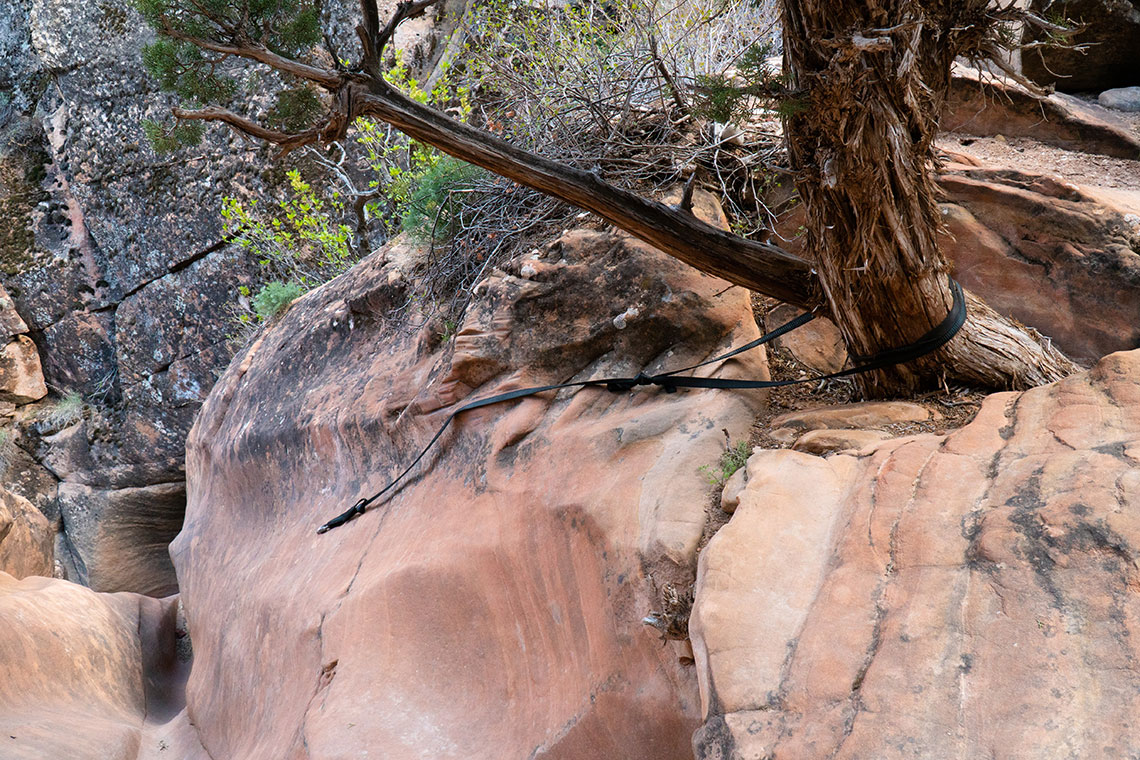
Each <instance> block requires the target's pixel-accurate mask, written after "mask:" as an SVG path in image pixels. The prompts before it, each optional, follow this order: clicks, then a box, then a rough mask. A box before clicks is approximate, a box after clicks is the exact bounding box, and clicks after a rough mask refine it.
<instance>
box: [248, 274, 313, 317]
mask: <svg viewBox="0 0 1140 760" xmlns="http://www.w3.org/2000/svg"><path fill="white" fill-rule="evenodd" d="M303 295H305V288H304V286H303V285H300V284H299V283H296V282H276V281H275V282H267V283H266V284H265V285H264V286H263V287H262V288H261V290H259V291H258V292H257V295H256V296H254V297H253V310H254V311H255V312H256V313H257V316H258V317H259V318H260V319H261V321H263V322H268V321H269V320H271V319H273V318H274V317H276V316H277V315H278V314H281V313H282V312H284V311H285V309H287V308H288V307H289V304H291V303H293V301H295V300H297V299H298V298H300V297H301V296H303Z"/></svg>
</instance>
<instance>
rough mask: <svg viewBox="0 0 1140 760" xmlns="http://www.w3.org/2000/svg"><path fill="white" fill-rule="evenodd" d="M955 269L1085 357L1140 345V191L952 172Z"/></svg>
mask: <svg viewBox="0 0 1140 760" xmlns="http://www.w3.org/2000/svg"><path fill="white" fill-rule="evenodd" d="M941 184H942V187H943V188H944V189H945V190H946V191H947V193H948V194H949V195H950V197H951V199H952V200H953V204H945V205H943V207H942V208H943V214H944V218H945V220H946V223H947V231H948V232H949V233H950V234H949V235H947V236H946V237H944V238H943V240H942V245H943V250H944V251H945V252H946V254H947V256H949V257H950V259H951V260H952V261H953V262H954V274H955V277H957V278H958V280H959V281H960V282H961V283H962V284H963V285H964V286H966V287H967V288H970V289H971V290H974V291H975V292H977V293H979V294H981V295H983V297H984V298H985V299H986V302H987V303H988V304H989V305H990V306H992V307H994V308H995V309H997V310H998V311H999V312H1002V313H1005V314H1009V315H1011V316H1013V317H1014V318H1016V319H1018V320H1020V321H1021V322H1024V323H1025V324H1028V325H1031V326H1033V327H1036V328H1037V329H1038V330H1040V331H1041V332H1042V333H1043V334H1045V335H1047V336H1049V337H1050V338H1052V339H1053V340H1055V341H1056V342H1057V345H1058V346H1060V347H1061V348H1062V349H1063V350H1065V351H1066V352H1068V353H1069V354H1070V355H1072V356H1074V357H1075V358H1077V359H1079V360H1083V361H1093V360H1095V359H1097V358H1098V357H1100V356H1103V355H1104V354H1107V353H1110V352H1112V351H1117V350H1121V349H1129V348H1135V347H1136V346H1137V345H1140V297H1138V296H1137V293H1140V230H1137V228H1136V224H1135V222H1134V221H1130V219H1132V220H1135V219H1136V218H1137V215H1138V214H1140V196H1137V195H1136V194H1131V195H1129V194H1128V193H1123V192H1120V193H1116V194H1112V195H1109V194H1105V193H1096V192H1093V191H1089V190H1085V189H1082V188H1078V187H1075V186H1072V185H1067V184H1065V183H1063V182H1061V181H1059V180H1057V179H1055V178H1051V177H1045V176H1037V175H1028V174H1024V173H1021V172H1018V171H1013V170H995V169H979V168H963V169H961V170H960V171H955V172H953V173H948V174H945V175H944V176H943V177H942V179H941Z"/></svg>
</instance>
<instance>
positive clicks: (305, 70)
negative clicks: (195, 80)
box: [162, 20, 344, 90]
mask: <svg viewBox="0 0 1140 760" xmlns="http://www.w3.org/2000/svg"><path fill="white" fill-rule="evenodd" d="M162 34H164V35H165V36H167V37H170V38H171V39H175V40H183V41H185V42H189V43H191V44H192V45H195V46H197V47H199V48H202V49H203V50H212V51H214V52H215V53H225V54H227V55H232V56H236V57H238V58H245V59H246V60H250V61H257V62H258V63H263V64H265V65H266V66H269V67H270V68H272V69H276V70H277V71H281V72H284V73H286V74H292V75H293V76H295V77H299V78H301V79H304V80H307V81H309V82H314V83H316V84H319V85H320V86H321V87H324V88H325V89H328V90H336V89H337V88H339V87H340V86H341V85H342V84H343V83H344V77H343V76H342V75H341V74H339V73H337V72H336V71H329V70H328V69H322V68H320V67H318V66H310V65H309V64H307V63H301V62H300V61H295V60H293V59H292V58H286V57H285V56H282V55H278V54H277V53H274V52H273V51H272V50H270V49H269V48H267V47H265V46H264V45H261V44H258V43H253V42H251V43H248V44H242V45H223V44H222V43H220V42H214V41H212V40H207V39H202V38H201V37H194V36H192V35H189V34H186V33H184V32H181V31H179V30H178V29H176V28H174V27H173V26H172V25H171V24H170V23H169V22H167V21H165V20H164V23H163V29H162Z"/></svg>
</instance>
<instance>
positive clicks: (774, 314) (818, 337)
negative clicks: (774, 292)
mask: <svg viewBox="0 0 1140 760" xmlns="http://www.w3.org/2000/svg"><path fill="white" fill-rule="evenodd" d="M802 313H803V309H797V308H795V307H792V306H789V305H787V304H781V305H779V306H777V307H776V308H774V309H772V310H771V311H769V312H768V314H767V316H766V317H765V326H766V327H767V329H769V330H775V329H776V328H777V327H779V326H780V325H782V324H785V323H787V322H790V321H791V320H793V319H795V318H796V317H798V316H799V315H800V314H802ZM776 345H777V346H779V347H780V348H783V349H786V350H787V351H789V352H791V354H792V356H794V357H796V360H797V361H799V362H800V363H801V364H805V365H807V366H808V367H811V368H812V369H814V370H816V371H817V372H822V373H824V374H831V373H832V372H838V371H839V370H841V369H843V367H844V366H846V364H847V346H846V344H845V343H844V342H843V334H842V333H840V332H839V328H838V327H836V326H835V323H834V322H832V321H831V320H830V319H827V318H826V317H816V318H815V319H813V320H812V321H810V322H808V323H807V324H806V325H804V326H802V327H798V328H796V329H795V330H792V331H791V332H790V333H787V334H786V335H782V336H780V337H779V338H777V339H776Z"/></svg>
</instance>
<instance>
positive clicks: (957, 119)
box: [940, 64, 1140, 159]
mask: <svg viewBox="0 0 1140 760" xmlns="http://www.w3.org/2000/svg"><path fill="white" fill-rule="evenodd" d="M940 127H941V128H942V129H943V130H945V131H947V132H961V133H964V134H968V135H978V136H987V135H1004V136H1006V137H1032V138H1033V139H1035V140H1038V141H1039V142H1042V143H1045V144H1046V145H1055V146H1057V147H1059V148H1067V149H1068V150H1079V151H1083V152H1085V153H1100V154H1103V155H1106V156H1116V157H1117V158H1130V159H1135V158H1137V157H1138V156H1140V136H1138V135H1136V134H1134V133H1133V132H1132V131H1131V130H1130V129H1129V128H1128V125H1127V124H1125V123H1123V122H1121V121H1119V120H1118V119H1116V118H1114V117H1113V115H1112V113H1111V112H1109V111H1105V110H1104V109H1103V108H1098V107H1097V106H1095V105H1091V106H1090V105H1089V104H1087V103H1085V102H1084V101H1082V100H1079V99H1078V98H1074V97H1072V96H1070V95H1063V94H1056V93H1055V94H1052V95H1048V96H1046V97H1038V96H1036V95H1033V94H1031V93H1030V92H1029V91H1028V90H1026V89H1025V88H1023V87H1021V86H1019V85H1017V84H1015V83H1014V82H1011V81H1009V80H1005V79H1002V78H999V77H994V76H991V75H986V76H985V77H982V76H981V75H979V73H978V71H977V69H972V68H968V67H965V66H959V65H957V64H955V66H954V75H953V76H952V77H951V80H950V92H949V94H948V96H947V99H946V105H945V108H944V111H943V113H942V121H941V123H940Z"/></svg>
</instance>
